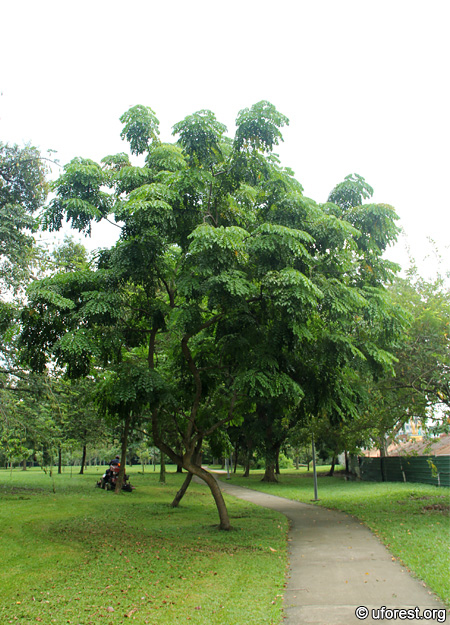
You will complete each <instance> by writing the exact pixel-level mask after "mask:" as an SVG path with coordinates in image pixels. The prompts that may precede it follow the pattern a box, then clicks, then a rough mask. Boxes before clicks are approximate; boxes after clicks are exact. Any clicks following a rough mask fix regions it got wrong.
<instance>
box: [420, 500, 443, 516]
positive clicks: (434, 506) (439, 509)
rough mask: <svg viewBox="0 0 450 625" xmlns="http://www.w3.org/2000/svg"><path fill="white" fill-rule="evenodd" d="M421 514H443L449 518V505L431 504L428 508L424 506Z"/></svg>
mask: <svg viewBox="0 0 450 625" xmlns="http://www.w3.org/2000/svg"><path fill="white" fill-rule="evenodd" d="M422 512H423V513H424V514H425V513H427V512H442V513H443V514H445V515H447V516H450V505H449V504H448V503H447V504H446V503H433V504H430V505H429V506H424V507H423V508H422Z"/></svg>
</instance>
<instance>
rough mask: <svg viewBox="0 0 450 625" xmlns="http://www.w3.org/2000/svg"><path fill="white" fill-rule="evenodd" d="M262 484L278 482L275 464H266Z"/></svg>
mask: <svg viewBox="0 0 450 625" xmlns="http://www.w3.org/2000/svg"><path fill="white" fill-rule="evenodd" d="M261 482H278V480H277V478H276V477H275V464H274V463H268V464H266V470H265V472H264V477H263V479H262V480H261Z"/></svg>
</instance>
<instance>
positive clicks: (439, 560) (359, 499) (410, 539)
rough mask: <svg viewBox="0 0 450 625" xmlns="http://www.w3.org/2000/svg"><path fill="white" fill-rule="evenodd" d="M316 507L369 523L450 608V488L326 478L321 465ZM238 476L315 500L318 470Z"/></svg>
mask: <svg viewBox="0 0 450 625" xmlns="http://www.w3.org/2000/svg"><path fill="white" fill-rule="evenodd" d="M320 470H321V473H319V480H318V496H319V500H320V501H318V502H317V503H315V505H319V506H324V507H326V508H334V509H336V510H342V511H343V512H347V513H349V514H352V515H354V516H355V517H357V518H358V519H360V520H361V521H363V522H364V523H365V524H366V525H367V526H368V527H370V529H371V530H372V531H373V532H374V533H375V534H376V535H377V536H378V537H379V538H380V540H381V541H382V542H383V543H384V544H385V545H386V546H387V547H388V549H389V550H390V552H391V553H392V554H393V556H394V557H395V558H398V559H399V560H400V561H401V562H402V563H403V564H404V565H405V567H406V568H407V569H408V570H410V571H411V573H413V575H415V576H416V577H418V578H419V579H421V580H422V581H423V582H425V584H427V586H429V587H430V588H431V590H433V591H434V592H435V593H436V594H437V595H438V596H439V597H440V598H441V599H442V600H443V601H444V603H445V604H446V605H447V606H449V607H450V576H449V563H450V517H449V504H450V492H449V489H448V488H437V487H436V486H429V485H427V484H404V483H393V482H384V483H373V482H356V481H345V480H344V479H343V477H340V476H336V477H326V476H325V474H324V473H325V471H326V468H325V469H322V468H320ZM262 474H263V473H262V472H258V471H255V472H254V473H252V474H251V475H250V477H249V478H243V477H240V476H239V475H238V474H237V475H236V474H233V475H232V477H231V483H233V484H236V485H238V486H244V487H247V488H252V489H255V490H259V491H262V492H266V493H270V494H272V495H279V496H280V497H287V498H288V499H294V500H297V501H302V502H304V503H313V502H312V499H313V497H314V489H313V480H312V472H309V473H307V472H306V471H305V470H300V471H295V472H294V471H292V470H290V471H289V472H285V471H282V474H281V476H280V479H279V482H278V483H277V484H268V483H265V482H261V477H262Z"/></svg>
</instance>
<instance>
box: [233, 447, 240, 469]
mask: <svg viewBox="0 0 450 625" xmlns="http://www.w3.org/2000/svg"><path fill="white" fill-rule="evenodd" d="M238 456H239V446H238V445H236V447H235V448H234V468H233V473H236V471H237V465H238Z"/></svg>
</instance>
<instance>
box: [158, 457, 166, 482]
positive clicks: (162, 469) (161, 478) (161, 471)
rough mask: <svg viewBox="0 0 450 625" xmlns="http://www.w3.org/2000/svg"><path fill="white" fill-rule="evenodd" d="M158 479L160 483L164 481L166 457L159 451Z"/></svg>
mask: <svg viewBox="0 0 450 625" xmlns="http://www.w3.org/2000/svg"><path fill="white" fill-rule="evenodd" d="M159 481H160V483H161V484H165V483H166V459H165V458H164V454H163V452H161V464H160V467H159Z"/></svg>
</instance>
